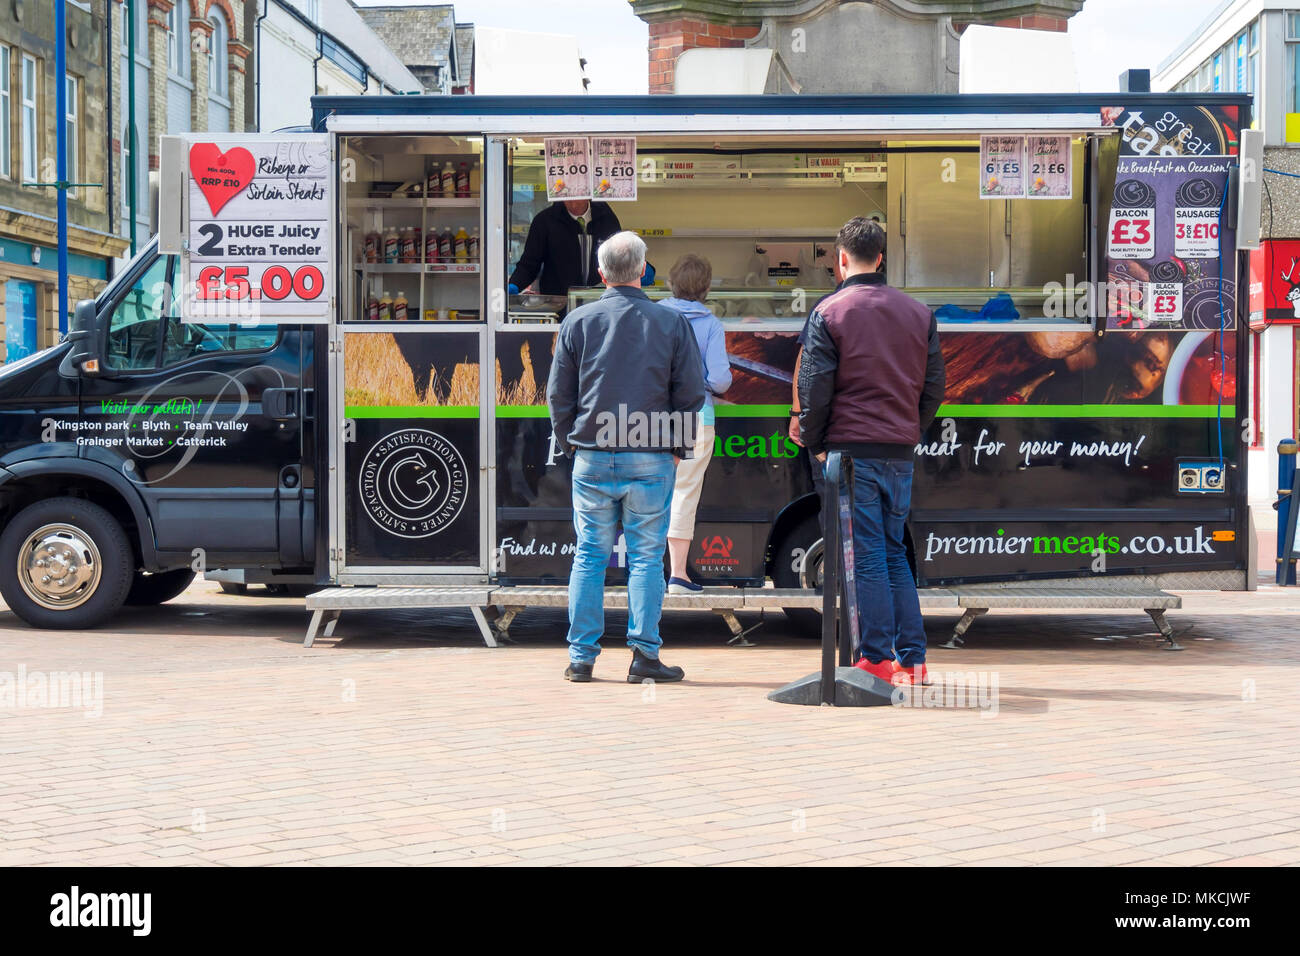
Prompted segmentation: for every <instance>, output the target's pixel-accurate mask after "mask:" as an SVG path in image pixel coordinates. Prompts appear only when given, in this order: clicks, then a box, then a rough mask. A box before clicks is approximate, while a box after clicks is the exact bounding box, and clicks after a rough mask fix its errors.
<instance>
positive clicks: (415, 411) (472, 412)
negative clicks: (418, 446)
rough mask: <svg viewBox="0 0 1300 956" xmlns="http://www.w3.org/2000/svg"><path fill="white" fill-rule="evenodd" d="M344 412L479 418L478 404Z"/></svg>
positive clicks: (357, 408) (348, 409) (379, 407)
mask: <svg viewBox="0 0 1300 956" xmlns="http://www.w3.org/2000/svg"><path fill="white" fill-rule="evenodd" d="M543 411H545V409H543ZM343 414H344V415H346V416H347V417H348V418H478V406H477V405H348V406H345V407H344V409H343Z"/></svg>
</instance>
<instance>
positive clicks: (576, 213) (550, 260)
mask: <svg viewBox="0 0 1300 956" xmlns="http://www.w3.org/2000/svg"><path fill="white" fill-rule="evenodd" d="M622 230H623V227H622V226H621V225H620V224H619V221H618V217H617V216H616V215H614V210H612V209H610V208H609V204H608V203H603V202H592V201H591V200H590V199H571V200H568V201H566V202H557V203H552V204H551V205H549V206H547V207H546V208H545V209H543V210H542V211H541V212H539V213H538V214H537V215H536V216H534V217H533V221H532V223H531V224H530V225H529V226H528V238H527V239H526V240H525V241H524V251H523V254H522V255H521V256H520V257H519V264H518V265H516V266H515V271H514V272H512V273H511V274H510V285H509V287H508V288H507V290H506V291H507V292H509V293H510V294H511V295H518V294H519V293H520V291H521V290H523V289H526V288H528V287H529V286H530V285H534V284H535V291H537V292H539V293H541V294H542V295H566V296H567V295H568V294H569V289H571V288H572V289H581V288H586V287H588V286H598V285H600V284H601V283H600V270H599V267H598V266H597V264H596V250H597V248H599V246H600V244H601V243H602V242H604V241H605V240H606V239H608V238H609V237H610V236H612V235H614V233H616V232H621V231H622ZM654 275H655V271H654V267H653V266H651V265H650V264H649V263H648V262H647V263H646V274H645V276H643V277H642V279H641V284H642V285H650V284H651V283H653V282H654ZM561 314H562V313H561ZM552 337H553V336H552V334H551V333H549V332H548V333H544V334H542V335H540V336H532V335H530V336H527V338H528V340H529V342H528V350H529V357H530V358H531V360H532V363H533V380H534V382H535V383H536V384H537V385H538V387H545V384H546V379H547V377H548V376H549V375H550V372H551V338H552ZM543 340H544V342H543ZM497 358H498V359H499V360H500V362H501V380H502V381H503V382H512V381H516V380H518V378H519V377H520V376H521V375H522V374H523V360H522V359H521V357H520V356H518V355H513V354H511V355H498V356H497Z"/></svg>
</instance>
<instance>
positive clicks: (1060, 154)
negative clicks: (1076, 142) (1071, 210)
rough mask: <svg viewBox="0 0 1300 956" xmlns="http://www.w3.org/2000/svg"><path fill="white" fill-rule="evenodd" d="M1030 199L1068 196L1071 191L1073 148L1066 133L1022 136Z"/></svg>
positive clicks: (1072, 184) (1067, 197)
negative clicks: (1064, 134) (1023, 138)
mask: <svg viewBox="0 0 1300 956" xmlns="http://www.w3.org/2000/svg"><path fill="white" fill-rule="evenodd" d="M1025 162H1026V163H1027V164H1028V165H1029V198H1030V199H1070V198H1072V197H1073V195H1074V150H1073V149H1072V148H1071V141H1070V137H1068V136H1030V137H1027V138H1026V140H1025Z"/></svg>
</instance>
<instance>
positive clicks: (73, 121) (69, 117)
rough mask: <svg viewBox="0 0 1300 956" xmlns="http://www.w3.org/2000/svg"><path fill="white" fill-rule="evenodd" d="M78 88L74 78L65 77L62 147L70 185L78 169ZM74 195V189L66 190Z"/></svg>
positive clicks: (74, 180)
mask: <svg viewBox="0 0 1300 956" xmlns="http://www.w3.org/2000/svg"><path fill="white" fill-rule="evenodd" d="M79 88H80V84H79V83H78V82H77V78H76V77H75V76H69V77H67V89H66V92H65V95H66V97H67V102H66V103H65V104H64V107H65V110H66V112H65V113H64V116H63V122H64V124H65V127H66V128H65V136H66V140H65V142H64V146H65V147H66V149H67V153H66V154H65V155H66V156H67V170H68V177H67V178H68V182H70V183H75V182H76V181H77V180H78V178H79V177H78V175H77V171H78V167H79V165H80V164H79V163H78V162H77V157H78V155H79V153H78V152H77V150H78V146H79V144H80V142H81V141H80V139H79V138H78V136H77V125H78V124H77V117H78V115H79V113H80V108H79V104H78V102H77V92H78V90H79ZM76 194H77V191H76V189H69V190H68V195H69V196H75V195H76Z"/></svg>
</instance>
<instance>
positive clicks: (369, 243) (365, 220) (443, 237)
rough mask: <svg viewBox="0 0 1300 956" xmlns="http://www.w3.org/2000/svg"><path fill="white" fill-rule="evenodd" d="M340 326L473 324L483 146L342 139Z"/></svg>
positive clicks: (439, 140)
mask: <svg viewBox="0 0 1300 956" xmlns="http://www.w3.org/2000/svg"><path fill="white" fill-rule="evenodd" d="M346 148H347V155H346V161H347V162H348V163H349V165H350V168H351V169H353V170H355V179H354V180H352V181H348V178H347V177H346V176H345V177H344V183H343V188H344V203H345V205H344V208H345V211H346V217H347V219H346V222H347V227H346V229H347V231H346V239H345V245H344V254H345V256H346V259H347V262H348V263H349V265H350V267H351V268H350V273H351V278H352V281H351V289H350V295H349V302H350V303H351V308H350V309H348V310H346V311H344V312H343V313H342V314H341V315H340V319H341V320H342V321H345V322H365V321H371V322H374V321H379V322H402V321H419V320H424V321H453V320H461V321H466V320H468V321H478V320H479V319H480V317H481V314H482V313H481V307H480V302H481V295H480V293H481V287H482V268H481V262H482V252H481V250H482V235H483V222H482V201H481V198H480V197H481V189H482V168H483V141H482V139H481V138H476V137H449V136H443V137H422V138H421V139H420V140H418V141H417V142H415V143H413V142H412V141H411V140H409V139H404V140H401V141H398V140H395V139H392V138H385V137H364V138H353V139H349V140H347V141H346ZM345 168H347V167H345Z"/></svg>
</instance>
